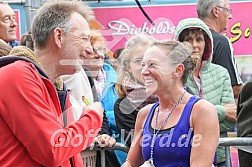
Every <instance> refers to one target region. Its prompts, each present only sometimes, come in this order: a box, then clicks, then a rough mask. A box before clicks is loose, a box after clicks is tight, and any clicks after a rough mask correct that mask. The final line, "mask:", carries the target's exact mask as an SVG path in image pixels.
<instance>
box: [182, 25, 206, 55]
mask: <svg viewBox="0 0 252 167" xmlns="http://www.w3.org/2000/svg"><path fill="white" fill-rule="evenodd" d="M190 33H192V34H196V36H197V35H202V34H203V36H204V40H205V48H204V53H203V56H202V60H207V59H208V57H206V56H209V55H208V53H209V42H210V39H209V36H208V35H207V33H206V32H205V31H204V30H202V29H201V28H194V29H188V28H187V29H184V30H183V31H182V32H181V33H180V35H179V41H180V42H184V41H185V38H186V37H187V36H188V35H189V34H190Z"/></svg>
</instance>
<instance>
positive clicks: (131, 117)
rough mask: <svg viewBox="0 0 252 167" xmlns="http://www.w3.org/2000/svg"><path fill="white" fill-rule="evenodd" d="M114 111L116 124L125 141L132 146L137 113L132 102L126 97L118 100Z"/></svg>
mask: <svg viewBox="0 0 252 167" xmlns="http://www.w3.org/2000/svg"><path fill="white" fill-rule="evenodd" d="M114 112H115V120H116V125H117V127H118V129H119V131H120V133H121V135H122V137H123V139H124V141H125V142H126V143H127V145H128V146H129V147H130V145H131V142H132V138H133V134H134V128H135V122H136V115H137V113H136V111H135V110H134V108H133V107H131V104H130V102H129V101H128V99H127V98H126V97H125V98H123V99H117V100H116V102H115V105H114Z"/></svg>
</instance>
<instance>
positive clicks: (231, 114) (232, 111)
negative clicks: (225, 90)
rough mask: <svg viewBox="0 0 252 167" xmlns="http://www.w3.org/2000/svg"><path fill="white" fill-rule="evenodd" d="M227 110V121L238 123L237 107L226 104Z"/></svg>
mask: <svg viewBox="0 0 252 167" xmlns="http://www.w3.org/2000/svg"><path fill="white" fill-rule="evenodd" d="M224 107H225V110H226V119H227V120H229V121H231V122H236V120H237V115H236V108H237V107H236V105H235V104H225V106H224Z"/></svg>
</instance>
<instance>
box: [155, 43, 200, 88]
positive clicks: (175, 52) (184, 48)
mask: <svg viewBox="0 0 252 167" xmlns="http://www.w3.org/2000/svg"><path fill="white" fill-rule="evenodd" d="M153 46H157V47H158V48H160V49H162V50H163V51H164V53H165V54H166V55H167V57H168V58H169V59H170V60H171V63H170V64H169V65H173V64H180V63H181V64H183V65H184V67H185V70H184V73H183V75H182V78H181V82H182V84H183V85H185V83H186V81H187V78H188V76H189V74H190V73H191V72H192V71H193V69H194V68H195V66H196V63H195V61H194V60H193V59H192V57H191V54H192V45H191V44H190V43H189V42H179V41H173V40H162V41H156V42H155V43H154V44H153ZM169 65H168V66H169Z"/></svg>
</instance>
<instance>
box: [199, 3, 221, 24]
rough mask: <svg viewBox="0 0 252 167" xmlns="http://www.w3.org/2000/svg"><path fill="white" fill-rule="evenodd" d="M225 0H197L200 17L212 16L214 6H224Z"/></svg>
mask: <svg viewBox="0 0 252 167" xmlns="http://www.w3.org/2000/svg"><path fill="white" fill-rule="evenodd" d="M223 5H224V0H197V13H198V17H199V18H200V19H202V20H203V19H205V18H209V17H211V11H212V9H213V8H214V6H223Z"/></svg>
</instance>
